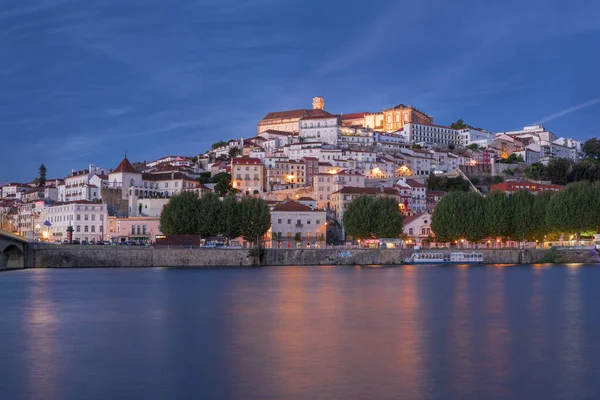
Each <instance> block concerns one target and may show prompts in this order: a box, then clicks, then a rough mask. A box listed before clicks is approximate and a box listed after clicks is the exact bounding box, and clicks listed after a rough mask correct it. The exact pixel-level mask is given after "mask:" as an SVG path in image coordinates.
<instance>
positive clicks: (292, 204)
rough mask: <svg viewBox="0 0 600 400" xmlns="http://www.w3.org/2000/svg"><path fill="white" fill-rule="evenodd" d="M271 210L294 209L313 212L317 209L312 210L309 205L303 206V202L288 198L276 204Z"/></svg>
mask: <svg viewBox="0 0 600 400" xmlns="http://www.w3.org/2000/svg"><path fill="white" fill-rule="evenodd" d="M273 211H296V212H314V211H318V210H313V209H312V208H310V207H309V206H305V205H304V204H300V203H298V202H295V201H293V200H288V201H286V202H283V203H279V204H277V205H276V206H275V207H274V208H273Z"/></svg>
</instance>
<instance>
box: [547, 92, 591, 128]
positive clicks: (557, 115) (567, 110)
mask: <svg viewBox="0 0 600 400" xmlns="http://www.w3.org/2000/svg"><path fill="white" fill-rule="evenodd" d="M598 103H600V97H597V98H595V99H592V100H590V101H586V102H585V103H581V104H577V105H576V106H571V107H567V108H565V109H564V110H562V111H559V112H557V113H554V114H550V115H547V116H545V117H544V118H542V119H540V120H539V121H537V123H538V124H544V123H546V122H550V121H554V120H555V119H557V118H560V117H564V116H565V115H569V114H571V113H574V112H576V111H579V110H583V109H584V108H588V107H591V106H593V105H596V104H598Z"/></svg>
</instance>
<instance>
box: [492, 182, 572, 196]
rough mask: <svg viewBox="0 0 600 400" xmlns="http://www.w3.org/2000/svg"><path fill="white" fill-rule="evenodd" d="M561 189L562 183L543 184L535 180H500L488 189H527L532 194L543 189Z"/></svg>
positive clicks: (556, 190)
mask: <svg viewBox="0 0 600 400" xmlns="http://www.w3.org/2000/svg"><path fill="white" fill-rule="evenodd" d="M562 189H564V186H562V185H552V184H544V183H537V182H531V181H526V180H523V181H506V182H502V183H497V184H495V185H492V186H491V188H490V190H501V191H503V192H507V193H509V194H510V193H514V192H518V191H519V190H527V191H529V192H531V193H533V194H536V193H538V192H544V191H552V192H559V191H561V190H562Z"/></svg>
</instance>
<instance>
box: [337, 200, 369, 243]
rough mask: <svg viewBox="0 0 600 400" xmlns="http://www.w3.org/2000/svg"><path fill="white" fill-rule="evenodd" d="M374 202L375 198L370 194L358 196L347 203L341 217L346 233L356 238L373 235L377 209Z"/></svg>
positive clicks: (366, 237)
mask: <svg viewBox="0 0 600 400" xmlns="http://www.w3.org/2000/svg"><path fill="white" fill-rule="evenodd" d="M374 203H375V198H374V197H371V196H358V197H356V198H354V199H353V200H352V201H350V203H348V205H347V206H346V211H345V212H344V216H343V218H342V224H343V226H344V229H345V231H346V233H347V234H348V235H350V236H352V237H354V238H356V239H369V238H373V237H375V221H376V220H377V211H376V209H375V205H374Z"/></svg>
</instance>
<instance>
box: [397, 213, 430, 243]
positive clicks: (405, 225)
mask: <svg viewBox="0 0 600 400" xmlns="http://www.w3.org/2000/svg"><path fill="white" fill-rule="evenodd" d="M402 230H403V232H404V234H406V235H407V236H408V244H409V245H415V246H420V247H428V246H429V245H430V244H431V243H432V242H433V232H432V231H431V214H430V213H428V212H424V213H420V214H415V215H411V216H408V217H405V218H404V221H403V222H402Z"/></svg>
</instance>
